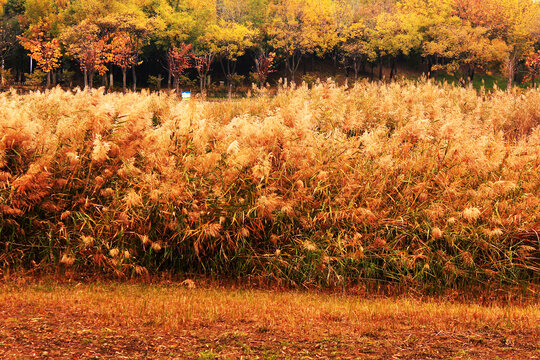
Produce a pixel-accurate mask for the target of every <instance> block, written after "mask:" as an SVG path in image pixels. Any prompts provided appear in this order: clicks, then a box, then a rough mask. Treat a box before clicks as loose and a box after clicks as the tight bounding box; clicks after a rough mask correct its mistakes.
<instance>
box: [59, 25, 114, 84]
mask: <svg viewBox="0 0 540 360" xmlns="http://www.w3.org/2000/svg"><path fill="white" fill-rule="evenodd" d="M108 38H109V36H108V35H103V34H101V31H100V29H99V27H98V26H97V25H96V24H95V23H93V22H91V21H89V20H83V21H82V22H81V23H80V24H78V25H75V26H72V27H69V28H67V29H66V30H65V31H64V33H63V34H62V42H63V43H64V44H65V46H66V48H67V53H68V54H69V55H72V56H74V57H75V59H77V61H78V62H79V65H80V67H81V70H82V71H83V73H84V88H85V89H86V88H87V87H88V85H90V88H92V87H93V79H94V73H95V72H98V73H99V74H100V75H105V73H106V72H107V71H108V68H107V64H108V63H109V62H111V61H112V60H113V59H112V56H113V54H112V51H111V45H110V44H109V41H108V40H109V39H108Z"/></svg>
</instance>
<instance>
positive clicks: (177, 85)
mask: <svg viewBox="0 0 540 360" xmlns="http://www.w3.org/2000/svg"><path fill="white" fill-rule="evenodd" d="M179 90H180V81H178V78H177V77H176V76H175V77H174V91H176V95H177V96H178V94H179V92H178V91H179Z"/></svg>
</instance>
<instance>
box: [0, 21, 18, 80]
mask: <svg viewBox="0 0 540 360" xmlns="http://www.w3.org/2000/svg"><path fill="white" fill-rule="evenodd" d="M18 32H19V28H18V24H17V22H16V21H15V20H14V19H5V20H4V19H2V20H0V61H1V72H0V87H4V85H5V77H4V72H5V60H6V58H7V57H9V56H11V55H12V54H13V53H14V52H15V49H16V48H17V46H18V43H17V33H18Z"/></svg>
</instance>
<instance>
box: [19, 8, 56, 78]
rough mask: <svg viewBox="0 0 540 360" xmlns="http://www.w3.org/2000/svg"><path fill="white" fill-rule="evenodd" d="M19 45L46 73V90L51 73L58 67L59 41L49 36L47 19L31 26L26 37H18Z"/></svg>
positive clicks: (49, 29) (49, 30) (49, 27)
mask: <svg viewBox="0 0 540 360" xmlns="http://www.w3.org/2000/svg"><path fill="white" fill-rule="evenodd" d="M18 38H19V41H20V42H21V45H22V46H23V47H24V48H25V49H26V50H28V51H29V52H30V54H31V55H32V58H34V59H35V60H36V62H37V65H38V66H39V67H40V68H41V69H43V71H44V72H45V73H47V88H48V87H50V85H51V72H52V71H54V70H56V69H58V67H59V66H60V57H61V56H62V53H61V51H60V41H59V40H58V38H56V37H53V36H52V35H51V24H50V23H49V22H48V19H47V18H44V19H42V20H40V21H39V22H38V23H37V24H35V25H31V26H30V28H29V29H28V31H27V35H25V36H22V35H21V36H19V37H18Z"/></svg>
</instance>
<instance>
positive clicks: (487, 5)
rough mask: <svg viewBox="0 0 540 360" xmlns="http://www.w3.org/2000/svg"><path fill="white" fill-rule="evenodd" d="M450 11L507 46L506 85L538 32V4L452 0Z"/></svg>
mask: <svg viewBox="0 0 540 360" xmlns="http://www.w3.org/2000/svg"><path fill="white" fill-rule="evenodd" d="M453 6H454V11H455V14H456V15H457V16H459V17H460V18H461V19H463V20H466V22H467V24H470V25H471V26H473V27H481V28H483V29H485V30H486V36H487V37H488V38H490V39H491V40H495V39H499V40H501V41H504V42H505V43H506V44H507V45H508V46H507V53H506V59H505V70H506V74H507V83H508V88H511V87H512V85H513V83H514V77H515V73H516V71H517V68H518V64H519V63H520V62H521V61H524V60H525V58H526V57H527V55H528V54H529V53H530V52H532V51H533V50H534V44H535V43H536V42H538V36H539V33H540V3H539V2H538V1H535V0H482V1H480V0H454V3H453Z"/></svg>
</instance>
